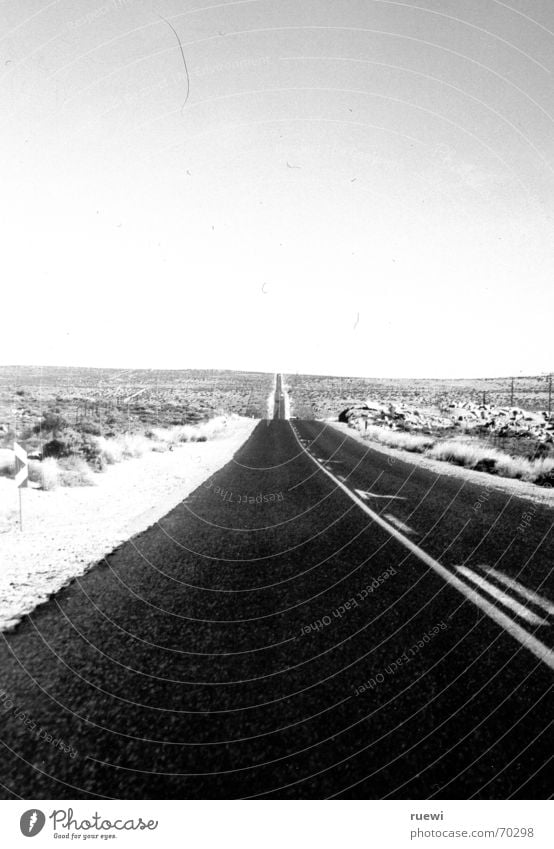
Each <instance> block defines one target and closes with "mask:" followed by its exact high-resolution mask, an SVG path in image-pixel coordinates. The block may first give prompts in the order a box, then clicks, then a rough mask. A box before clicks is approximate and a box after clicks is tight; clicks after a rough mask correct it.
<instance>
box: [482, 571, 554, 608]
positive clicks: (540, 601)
mask: <svg viewBox="0 0 554 849" xmlns="http://www.w3.org/2000/svg"><path fill="white" fill-rule="evenodd" d="M483 569H485V570H486V571H487V572H488V573H489V575H494V577H495V578H496V579H497V580H498V581H501V582H502V583H503V584H504V586H505V587H510V589H512V590H515V592H517V593H519V594H520V595H521V596H523V598H526V599H527V601H532V602H533V603H534V604H536V605H537V606H538V607H542V609H543V610H544V611H546V613H550V615H551V616H554V604H552V602H551V601H548V599H546V598H543V597H542V596H540V595H539V594H538V593H534V592H533V591H532V590H528V589H527V587H524V586H523V584H520V583H519V581H516V580H515V579H514V578H508V576H507V575H503V574H502V572H499V571H498V569H493V568H492V566H483Z"/></svg>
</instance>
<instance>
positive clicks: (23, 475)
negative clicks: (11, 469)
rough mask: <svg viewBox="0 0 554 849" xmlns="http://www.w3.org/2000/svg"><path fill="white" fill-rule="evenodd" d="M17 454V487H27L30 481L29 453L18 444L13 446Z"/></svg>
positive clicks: (15, 443)
mask: <svg viewBox="0 0 554 849" xmlns="http://www.w3.org/2000/svg"><path fill="white" fill-rule="evenodd" d="M13 451H14V454H15V485H16V486H17V487H22V486H27V483H28V480H29V461H28V459H27V452H26V451H25V449H24V448H22V447H21V445H18V444H17V442H14V444H13Z"/></svg>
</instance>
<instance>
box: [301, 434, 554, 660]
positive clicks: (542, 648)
mask: <svg viewBox="0 0 554 849" xmlns="http://www.w3.org/2000/svg"><path fill="white" fill-rule="evenodd" d="M291 429H292V430H293V432H294V429H293V428H291ZM294 436H295V439H296V441H297V442H298V444H299V445H300V447H301V448H302V451H304V453H305V454H307V455H308V457H309V458H310V460H312V461H313V462H314V463H315V464H316V465H317V466H319V468H320V469H321V471H322V472H324V473H325V474H326V475H327V477H329V478H331V480H332V481H333V483H334V484H335V485H336V486H338V487H339V489H342V491H343V492H344V493H345V494H346V495H348V497H349V498H350V499H351V500H352V501H353V502H354V503H355V504H357V505H358V507H359V508H360V509H361V510H363V511H364V513H366V514H367V515H368V516H370V517H371V518H372V519H373V520H374V521H375V522H376V523H377V524H378V525H380V526H381V527H382V528H384V530H386V531H387V532H388V533H389V534H390V535H391V536H392V537H394V539H396V540H398V542H400V543H401V544H402V545H403V546H404V547H405V548H407V549H408V551H411V552H412V553H413V554H415V555H416V557H418V558H419V559H420V560H421V561H423V563H425V564H426V565H427V566H429V567H430V568H431V569H433V570H434V571H435V572H437V574H439V575H440V576H441V578H443V579H444V580H445V581H446V582H447V583H449V584H450V585H451V586H453V587H455V588H456V589H457V590H458V591H459V592H461V593H462V595H465V597H466V598H468V599H469V600H470V601H472V602H473V604H475V605H476V606H477V607H478V608H479V609H480V610H482V611H483V612H484V613H486V615H487V616H488V617H489V618H490V619H492V620H493V621H494V622H496V624H497V625H500V627H501V628H503V629H504V630H505V631H507V632H508V633H509V634H510V636H512V637H513V638H514V639H515V640H517V641H518V642H519V643H521V645H522V646H524V647H525V648H526V649H528V650H529V651H530V652H532V653H533V654H534V655H535V657H538V658H539V660H542V661H543V663H546V665H547V666H549V667H550V668H551V669H554V652H553V651H552V650H551V649H549V648H548V646H546V645H544V643H542V642H541V641H540V640H537V638H536V637H534V636H533V635H532V634H530V633H529V632H528V631H526V630H525V628H522V627H521V625H518V624H517V622H514V621H513V619H510V617H509V616H507V615H506V614H505V613H503V612H502V611H501V610H499V609H498V608H497V607H495V605H493V604H491V603H490V602H488V601H487V599H486V598H483V596H482V595H480V594H479V593H478V592H476V591H475V590H473V589H471V587H469V586H468V585H467V584H465V583H464V582H463V581H461V580H460V579H459V578H457V577H456V576H455V575H454V574H452V572H450V571H449V570H448V569H446V568H445V567H444V566H442V565H441V564H440V563H439V562H438V561H437V560H435V559H434V558H433V557H431V555H430V554H427V552H425V551H423V549H422V548H420V547H419V546H418V545H416V544H415V542H412V540H411V539H408V537H406V536H404V534H402V533H401V532H400V531H398V530H397V529H396V528H395V527H393V525H391V524H389V522H386V521H385V520H384V519H382V518H381V516H379V514H378V513H375V512H374V511H373V510H372V509H371V507H368V506H367V504H365V503H364V502H363V501H362V500H361V498H358V496H357V495H355V494H354V493H353V492H352V490H351V489H349V488H348V487H347V486H345V484H343V483H341V481H340V480H338V478H336V477H335V475H334V474H333V473H332V472H330V471H328V469H326V468H325V466H322V465H321V463H319V462H318V460H316V458H315V457H314V456H313V455H312V454H310V452H309V451H306V449H305V448H304V446H303V445H302V443H301V442H300V440H299V439H298V437H297V436H296V433H295V434H294Z"/></svg>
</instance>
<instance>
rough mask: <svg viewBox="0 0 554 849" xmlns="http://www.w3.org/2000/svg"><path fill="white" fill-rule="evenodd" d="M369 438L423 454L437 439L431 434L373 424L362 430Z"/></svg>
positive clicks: (391, 446) (389, 445)
mask: <svg viewBox="0 0 554 849" xmlns="http://www.w3.org/2000/svg"><path fill="white" fill-rule="evenodd" d="M361 433H362V435H363V436H366V437H367V439H373V440H375V442H379V443H381V445H388V447H389V448H402V449H404V451H414V452H417V453H418V454H422V453H423V452H424V451H425V450H426V449H427V448H430V447H432V446H433V445H434V444H435V440H434V439H433V437H431V436H423V435H421V434H415V433H408V432H407V431H400V430H390V429H389V428H386V427H377V426H375V425H371V426H370V427H368V428H367V430H365V431H364V430H362V431H361Z"/></svg>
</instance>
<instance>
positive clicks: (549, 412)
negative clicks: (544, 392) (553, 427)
mask: <svg viewBox="0 0 554 849" xmlns="http://www.w3.org/2000/svg"><path fill="white" fill-rule="evenodd" d="M551 414H552V372H550V374H549V375H548V417H549V418H550V416H551Z"/></svg>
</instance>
